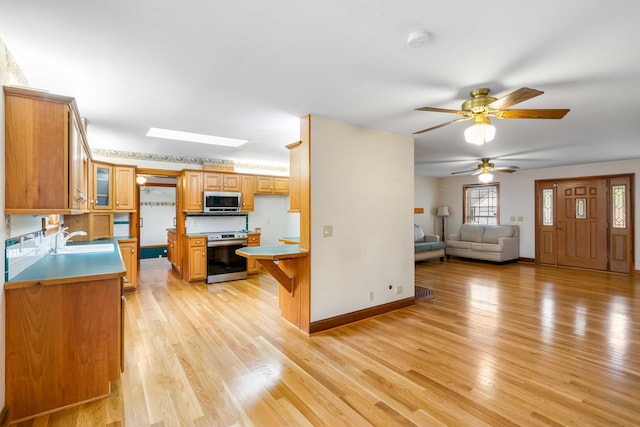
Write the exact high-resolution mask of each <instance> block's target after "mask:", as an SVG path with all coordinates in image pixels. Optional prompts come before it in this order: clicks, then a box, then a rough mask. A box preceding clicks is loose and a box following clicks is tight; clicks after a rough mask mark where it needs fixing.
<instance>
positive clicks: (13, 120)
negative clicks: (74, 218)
mask: <svg viewBox="0 0 640 427" xmlns="http://www.w3.org/2000/svg"><path fill="white" fill-rule="evenodd" d="M4 96H5V214H8V215H11V214H25V215H26V214H31V215H41V214H80V213H83V212H87V211H88V206H87V203H86V201H87V194H88V176H89V171H88V169H87V168H88V167H89V163H90V160H91V156H90V154H89V147H88V144H87V140H86V133H85V131H84V127H83V126H82V125H81V123H82V121H81V119H80V113H79V112H78V108H77V106H76V103H75V100H74V99H73V98H71V97H66V96H60V95H53V94H49V93H45V92H41V91H34V90H29V89H24V88H16V87H8V86H5V87H4Z"/></svg>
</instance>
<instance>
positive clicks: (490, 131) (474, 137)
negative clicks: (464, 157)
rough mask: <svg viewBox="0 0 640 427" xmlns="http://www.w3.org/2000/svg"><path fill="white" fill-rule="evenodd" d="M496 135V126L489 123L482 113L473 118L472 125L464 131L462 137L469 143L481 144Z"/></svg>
mask: <svg viewBox="0 0 640 427" xmlns="http://www.w3.org/2000/svg"><path fill="white" fill-rule="evenodd" d="M495 136H496V128H495V127H493V126H492V125H491V122H490V121H489V119H488V118H487V117H485V116H483V115H477V116H475V117H474V118H473V126H470V127H468V128H467V129H465V131H464V139H465V141H467V142H468V143H470V144H476V145H482V144H484V143H485V142H489V141H491V140H493V138H494V137H495Z"/></svg>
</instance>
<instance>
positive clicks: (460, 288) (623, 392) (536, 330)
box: [20, 259, 640, 427]
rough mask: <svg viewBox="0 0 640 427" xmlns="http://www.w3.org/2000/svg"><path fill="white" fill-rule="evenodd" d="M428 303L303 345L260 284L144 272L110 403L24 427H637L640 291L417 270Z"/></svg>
mask: <svg viewBox="0 0 640 427" xmlns="http://www.w3.org/2000/svg"><path fill="white" fill-rule="evenodd" d="M415 278H416V284H417V285H420V286H424V287H428V288H431V289H432V290H433V294H434V297H433V298H432V299H429V300H426V301H422V302H419V303H417V304H416V305H414V306H411V307H408V308H405V309H401V310H397V311H394V312H392V313H388V314H385V315H382V316H377V317H375V318H372V319H367V320H363V321H359V322H356V323H353V324H351V325H346V326H344V327H341V328H337V329H333V330H329V331H324V332H322V333H319V334H317V335H314V336H311V337H308V336H306V335H305V334H304V333H301V332H300V331H299V330H297V329H296V328H295V327H293V326H292V325H291V324H289V323H288V322H287V321H285V320H283V319H282V318H281V317H280V314H279V308H278V290H279V285H278V284H277V283H276V282H275V280H273V278H271V276H269V275H266V274H263V275H259V276H254V277H250V278H249V279H246V280H238V281H233V282H225V283H218V284H212V285H202V284H200V285H189V284H186V283H184V282H182V281H181V280H178V279H177V278H176V277H175V274H174V273H173V272H172V271H171V269H170V267H169V264H168V263H167V262H166V260H165V259H159V260H158V259H153V260H143V261H141V263H140V269H139V286H138V290H137V291H136V292H135V293H132V294H127V299H128V300H127V304H126V321H125V328H126V332H125V334H126V349H125V364H126V370H125V372H124V374H123V375H122V378H121V380H120V381H119V382H118V383H116V384H114V387H113V394H112V396H110V397H109V398H107V399H103V400H101V401H98V402H92V403H89V404H85V405H81V406H79V407H76V408H69V409H67V410H64V411H60V412H58V413H55V414H51V415H48V416H43V417H40V418H37V419H34V420H30V421H28V422H24V423H21V424H20V425H24V426H54V425H56V426H57V425H63V426H76V425H77V426H80V425H82V426H85V425H89V426H102V425H119V424H120V425H132V426H284V425H287V426H335V425H353V426H370V425H373V426H385V427H386V426H438V425H456V426H457V425H461V426H474V427H475V426H497V425H500V426H509V425H527V426H530V425H531V426H543V425H552V426H553V425H555V426H557V425H585V426H586V425H588V426H608V425H621V426H632V425H638V420H639V419H640V392H639V390H640V279H637V278H635V277H632V276H623V275H617V274H609V273H602V272H593V271H585V270H574V269H561V268H554V267H541V266H535V265H533V264H527V263H514V264H505V265H500V266H498V265H493V264H488V263H475V262H467V261H463V260H448V261H445V262H441V261H434V262H423V263H418V264H416V272H415Z"/></svg>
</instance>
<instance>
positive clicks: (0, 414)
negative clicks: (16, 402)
mask: <svg viewBox="0 0 640 427" xmlns="http://www.w3.org/2000/svg"><path fill="white" fill-rule="evenodd" d="M8 415H9V407H7V405H4V406H3V407H2V411H0V426H6V425H7V416H8Z"/></svg>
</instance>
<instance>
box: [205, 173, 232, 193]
mask: <svg viewBox="0 0 640 427" xmlns="http://www.w3.org/2000/svg"><path fill="white" fill-rule="evenodd" d="M203 179H204V190H205V191H240V188H241V185H242V183H241V175H237V174H230V173H220V172H204V177H203Z"/></svg>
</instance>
